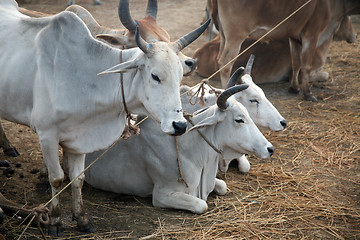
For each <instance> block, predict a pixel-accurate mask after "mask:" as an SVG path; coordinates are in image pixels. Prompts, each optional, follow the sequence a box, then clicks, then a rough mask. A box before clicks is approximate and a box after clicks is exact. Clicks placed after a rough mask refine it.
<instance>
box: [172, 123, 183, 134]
mask: <svg viewBox="0 0 360 240" xmlns="http://www.w3.org/2000/svg"><path fill="white" fill-rule="evenodd" d="M172 125H173V127H174V130H175V133H174V135H175V136H179V135H181V134H183V133H185V131H186V122H172Z"/></svg>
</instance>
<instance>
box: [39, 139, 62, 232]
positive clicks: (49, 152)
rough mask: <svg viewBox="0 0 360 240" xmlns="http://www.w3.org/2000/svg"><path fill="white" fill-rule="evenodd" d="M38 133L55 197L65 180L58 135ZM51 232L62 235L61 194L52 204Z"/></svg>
mask: <svg viewBox="0 0 360 240" xmlns="http://www.w3.org/2000/svg"><path fill="white" fill-rule="evenodd" d="M38 134H39V141H40V146H41V150H42V154H43V158H44V162H45V165H46V167H47V170H48V175H49V182H50V186H51V193H52V197H54V196H55V195H56V194H57V193H58V192H59V191H60V190H61V184H62V182H63V180H64V172H63V170H62V168H61V166H60V161H59V147H58V146H59V145H58V144H59V143H58V140H57V138H56V136H57V135H56V134H54V133H51V132H49V133H44V134H40V133H38ZM49 234H50V235H51V236H60V235H61V234H62V224H61V209H60V200H59V196H57V197H55V198H54V199H53V200H52V201H51V204H50V225H49Z"/></svg>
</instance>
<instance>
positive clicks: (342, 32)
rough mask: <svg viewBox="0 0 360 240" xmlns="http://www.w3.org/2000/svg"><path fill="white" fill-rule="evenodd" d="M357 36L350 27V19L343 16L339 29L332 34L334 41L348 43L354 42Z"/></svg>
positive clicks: (351, 26)
mask: <svg viewBox="0 0 360 240" xmlns="http://www.w3.org/2000/svg"><path fill="white" fill-rule="evenodd" d="M356 38H357V34H356V32H355V30H354V27H353V25H352V21H351V17H350V16H345V17H344V18H343V20H342V21H341V24H340V26H339V28H338V29H337V30H336V32H335V34H334V40H335V41H342V40H345V41H346V42H348V43H354V42H356Z"/></svg>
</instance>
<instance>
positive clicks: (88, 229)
mask: <svg viewBox="0 0 360 240" xmlns="http://www.w3.org/2000/svg"><path fill="white" fill-rule="evenodd" d="M78 228H79V230H80V231H81V232H85V233H94V232H96V229H95V227H94V226H93V225H92V224H91V223H88V224H87V225H83V226H78Z"/></svg>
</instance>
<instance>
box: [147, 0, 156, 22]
mask: <svg viewBox="0 0 360 240" xmlns="http://www.w3.org/2000/svg"><path fill="white" fill-rule="evenodd" d="M146 16H150V17H152V18H153V19H154V20H156V16H157V0H148V4H147V8H146Z"/></svg>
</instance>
